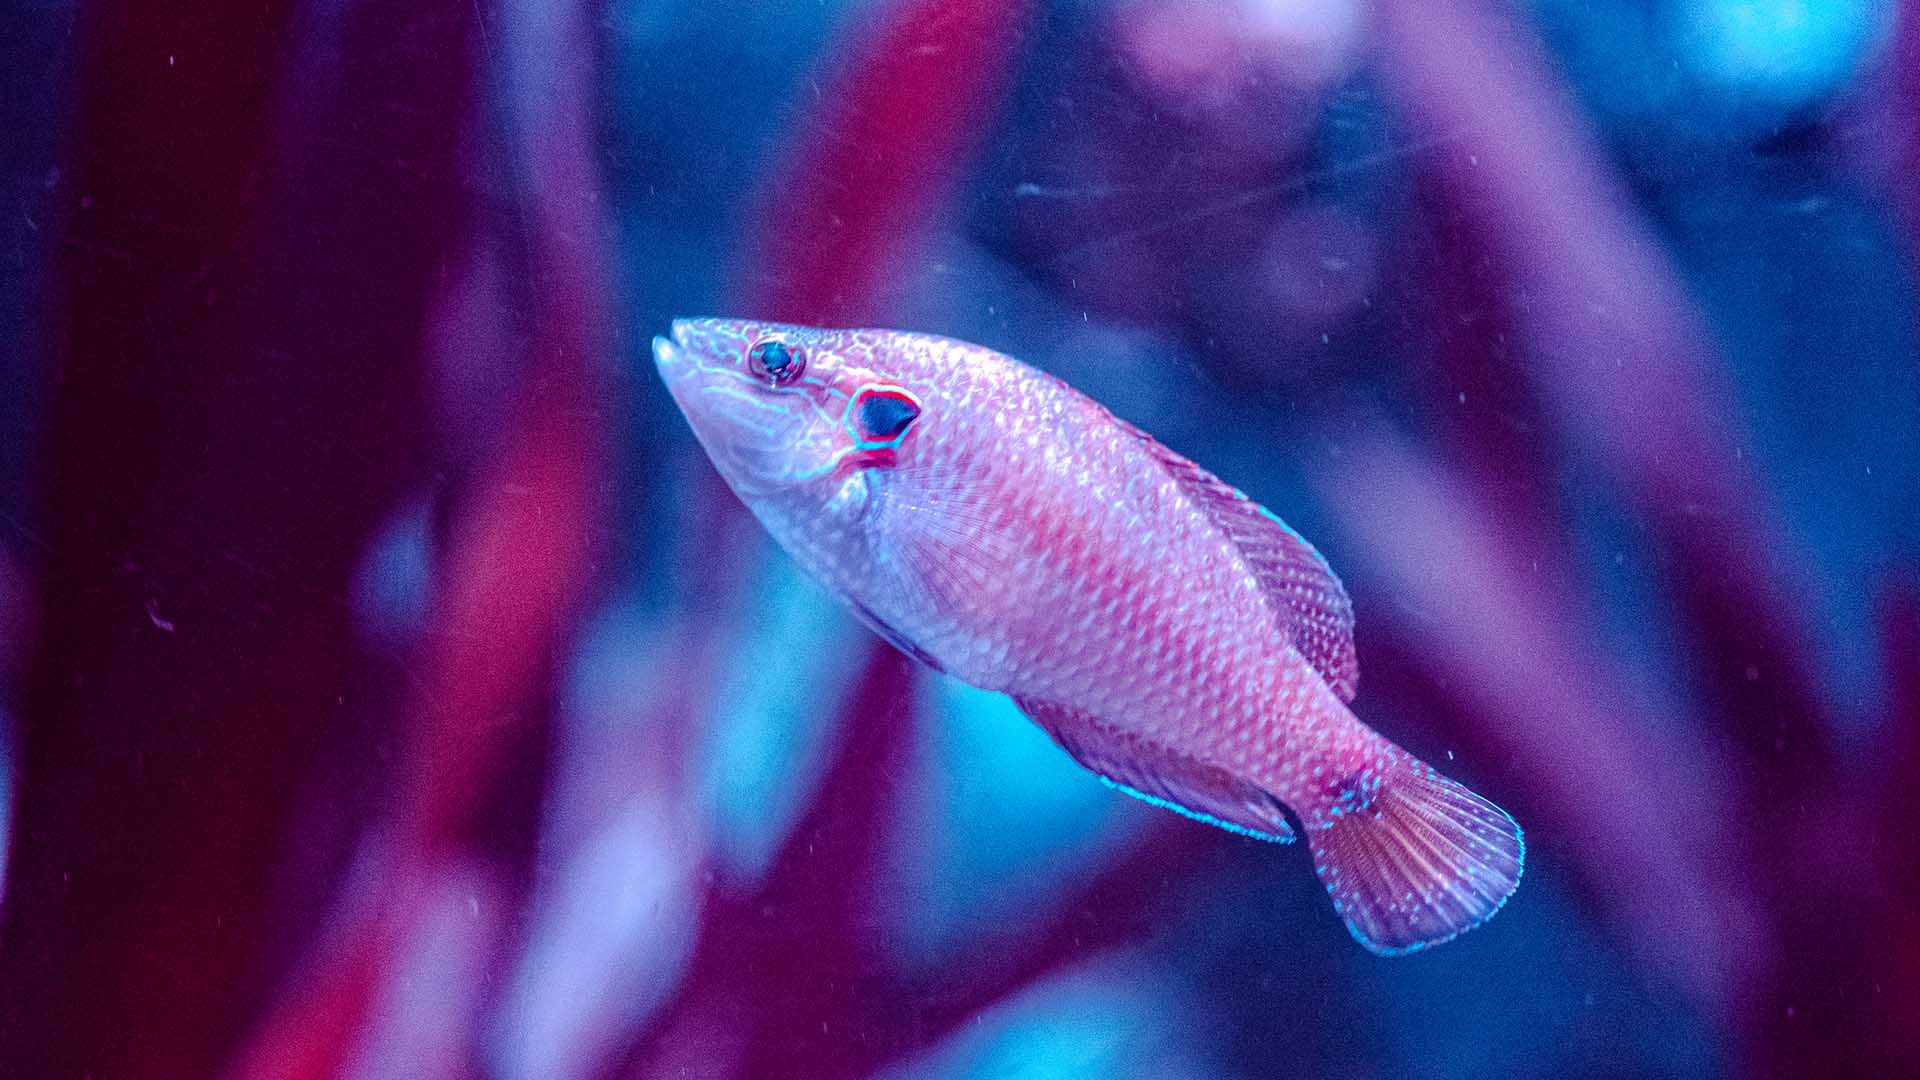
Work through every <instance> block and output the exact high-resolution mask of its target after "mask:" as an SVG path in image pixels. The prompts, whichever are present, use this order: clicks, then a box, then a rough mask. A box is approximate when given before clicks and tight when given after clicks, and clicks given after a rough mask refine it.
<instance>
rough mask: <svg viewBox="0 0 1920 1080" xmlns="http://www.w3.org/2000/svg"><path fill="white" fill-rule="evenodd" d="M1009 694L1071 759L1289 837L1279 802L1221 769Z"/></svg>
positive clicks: (1209, 816)
mask: <svg viewBox="0 0 1920 1080" xmlns="http://www.w3.org/2000/svg"><path fill="white" fill-rule="evenodd" d="M1013 700H1014V703H1015V704H1017V705H1019V706H1020V709H1021V711H1022V712H1025V713H1026V714H1027V715H1028V716H1030V717H1032V718H1033V722H1034V723H1036V724H1039V725H1040V726H1041V727H1042V728H1044V729H1046V732H1047V734H1049V735H1051V736H1053V741H1055V742H1057V743H1059V744H1060V747H1061V749H1063V750H1065V751H1066V752H1067V753H1068V754H1069V755H1071V756H1072V757H1073V759H1074V760H1075V761H1077V762H1079V763H1080V764H1081V765H1083V766H1085V767H1086V768H1087V769H1089V770H1091V771H1092V772H1093V773H1094V774H1095V775H1097V776H1099V777H1100V779H1102V780H1104V781H1106V782H1107V783H1108V784H1109V785H1111V786H1113V787H1116V788H1118V789H1120V790H1121V791H1124V792H1126V793H1127V794H1129V795H1132V796H1133V797H1135V798H1137V799H1143V800H1145V801H1147V802H1150V803H1152V804H1153V805H1155V806H1159V807H1164V808H1166V809H1168V810H1172V811H1174V812H1175V813H1179V814H1185V815H1186V816H1187V817H1190V818H1193V819H1195V820H1196V821H1204V822H1206V823H1207V824H1209V825H1217V826H1219V827H1220V828H1223V829H1226V830H1227V831H1229V832H1236V833H1240V834H1242V835H1244V836H1251V837H1255V838H1257V839H1260V840H1271V841H1273V842H1275V843H1280V844H1284V843H1288V842H1290V841H1291V840H1292V839H1293V826H1292V825H1290V824H1288V822H1287V816H1286V811H1285V809H1284V808H1283V807H1282V806H1281V805H1280V800H1278V799H1276V798H1274V797H1273V796H1272V795H1270V794H1268V793H1267V792H1266V791H1264V790H1262V789H1260V788H1259V787H1257V786H1255V785H1253V784H1251V783H1248V782H1247V781H1245V780H1241V779H1239V778H1238V777H1235V776H1233V775H1232V774H1231V773H1229V772H1227V771H1226V770H1224V769H1221V768H1218V767H1216V766H1213V765H1208V764H1206V763H1204V762H1200V761H1196V760H1194V759H1193V758H1191V757H1188V756H1186V755H1185V754H1182V753H1180V752H1179V751H1176V750H1172V749H1169V748H1168V747H1165V746H1162V745H1160V744H1158V743H1155V742H1153V741H1152V740H1149V739H1147V738H1144V737H1142V736H1139V735H1135V734H1132V733H1130V732H1127V731H1124V730H1122V729H1120V728H1118V727H1116V726H1115V725H1113V724H1111V723H1108V722H1107V721H1105V720H1102V719H1100V718H1099V717H1096V716H1089V715H1087V714H1085V713H1081V712H1076V711H1074V710H1072V709H1067V708H1063V707H1061V706H1058V705H1053V704H1049V703H1047V702H1044V701H1035V700H1033V699H1031V698H1022V697H1015V698H1014V699H1013Z"/></svg>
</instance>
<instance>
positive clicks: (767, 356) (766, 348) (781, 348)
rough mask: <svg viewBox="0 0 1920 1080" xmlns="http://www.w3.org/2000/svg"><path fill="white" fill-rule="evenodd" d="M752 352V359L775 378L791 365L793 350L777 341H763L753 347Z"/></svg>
mask: <svg viewBox="0 0 1920 1080" xmlns="http://www.w3.org/2000/svg"><path fill="white" fill-rule="evenodd" d="M753 352H754V359H756V360H758V361H760V366H761V367H762V368H765V369H766V372H767V374H769V375H771V376H773V377H774V378H776V379H777V378H779V377H781V376H782V375H785V374H786V373H787V371H788V370H789V369H791V368H792V367H793V350H792V349H789V348H787V347H786V346H785V345H782V344H780V343H779V342H777V341H763V342H761V343H760V344H758V345H755V346H754V347H753Z"/></svg>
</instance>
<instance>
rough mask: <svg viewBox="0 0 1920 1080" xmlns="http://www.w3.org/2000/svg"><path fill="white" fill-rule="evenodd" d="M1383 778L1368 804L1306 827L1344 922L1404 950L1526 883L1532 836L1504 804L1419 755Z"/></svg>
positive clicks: (1481, 912)
mask: <svg viewBox="0 0 1920 1080" xmlns="http://www.w3.org/2000/svg"><path fill="white" fill-rule="evenodd" d="M1383 781H1384V782H1383V783H1382V784H1381V787H1380V791H1379V793H1378V794H1377V795H1376V796H1375V797H1374V799H1373V801H1372V802H1371V803H1369V804H1368V805H1367V806H1366V807H1364V808H1363V809H1360V810H1356V811H1353V812H1350V813H1347V814H1344V815H1342V816H1340V817H1337V818H1335V819H1334V821H1333V823H1332V824H1331V825H1329V826H1327V827H1326V828H1324V829H1314V828H1309V829H1307V830H1306V836H1307V839H1308V843H1309V846H1310V847H1311V848H1312V849H1313V863H1314V866H1313V868H1314V872H1315V873H1317V874H1319V875H1320V880H1321V881H1322V882H1324V883H1325V884H1326V886H1327V892H1329V893H1331V894H1332V895H1333V909H1334V910H1335V911H1337V912H1339V913H1340V917H1341V918H1343V919H1345V920H1346V922H1347V929H1348V930H1350V931H1352V932H1353V936H1354V937H1355V938H1356V939H1358V940H1359V942H1360V944H1362V945H1365V946H1366V947H1367V948H1368V949H1371V950H1372V951H1374V952H1375V953H1378V954H1379V955H1381V956H1402V955H1405V954H1407V953H1410V952H1416V951H1418V950H1420V949H1424V948H1426V947H1427V946H1429V945H1438V944H1439V943H1441V942H1443V941H1447V940H1449V939H1451V938H1454V937H1458V936H1459V935H1461V934H1463V933H1465V932H1467V931H1468V930H1471V929H1473V928H1474V927H1476V926H1479V925H1480V924H1481V923H1483V922H1486V921H1487V920H1488V919H1490V918H1492V917H1493V913H1494V912H1496V911H1499V910H1500V906H1501V905H1502V904H1505V903H1506V902H1507V897H1509V896H1512V895H1513V890H1514V889H1515V888H1516V887H1518V886H1519V884H1520V872H1521V867H1522V864H1523V863H1524V862H1525V861H1526V853H1527V845H1526V842H1525V841H1524V840H1522V839H1521V836H1520V826H1519V825H1516V824H1515V823H1514V820H1513V819H1512V818H1511V817H1508V816H1507V813H1506V811H1504V810H1502V809H1500V808H1499V807H1497V806H1495V805H1493V804H1492V803H1490V802H1488V801H1487V800H1485V799H1483V798H1481V797H1480V796H1478V795H1475V794H1474V793H1473V792H1471V791H1469V790H1467V789H1466V788H1465V787H1464V786H1462V785H1460V784H1456V783H1454V782H1453V781H1452V780H1449V779H1447V778H1446V777H1444V776H1441V775H1440V774H1439V773H1437V772H1434V771H1433V770H1432V769H1431V768H1428V767H1427V766H1426V765H1425V764H1423V763H1422V762H1420V761H1418V760H1415V759H1414V758H1412V757H1407V758H1404V759H1403V760H1402V762H1401V763H1400V764H1399V765H1398V766H1397V767H1395V768H1394V769H1393V770H1392V771H1390V772H1389V773H1388V774H1387V775H1386V776H1385V777H1384V778H1383Z"/></svg>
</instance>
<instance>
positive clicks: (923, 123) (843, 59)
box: [740, 0, 1031, 326]
mask: <svg viewBox="0 0 1920 1080" xmlns="http://www.w3.org/2000/svg"><path fill="white" fill-rule="evenodd" d="M1030 15H1031V12H1030V4H1029V3H1028V2H1027V0H905V2H902V3H898V4H893V5H889V6H887V7H885V8H884V9H880V10H877V11H876V12H875V15H874V21H872V22H871V23H864V22H863V23H860V24H857V32H855V33H851V34H849V35H848V36H847V37H846V38H843V39H842V40H840V41H839V42H837V43H836V44H835V45H834V46H831V47H829V48H828V50H827V52H826V55H828V56H829V57H831V58H832V61H831V69H830V70H829V71H827V72H825V73H823V74H822V75H821V76H819V77H818V78H817V80H816V81H815V83H814V86H815V90H816V92H815V93H813V94H811V95H803V97H802V100H803V101H807V102H810V103H811V106H812V107H811V108H810V110H809V111H808V112H807V114H806V115H805V116H804V117H802V118H800V119H799V120H798V121H797V122H796V123H795V124H794V125H793V133H794V138H793V141H792V142H790V143H789V144H788V145H787V146H786V148H785V150H784V152H783V154H782V156H781V158H780V160H779V161H778V163H777V164H776V165H775V166H774V167H773V169H772V172H771V174H770V175H769V177H768V179H767V181H766V183H765V185H764V186H763V187H762V188H761V189H760V191H759V197H758V200H757V201H756V202H755V203H754V204H753V205H754V209H753V210H752V212H751V214H750V216H749V219H748V229H747V234H746V236H745V238H744V240H743V242H742V245H741V246H742V248H743V251H744V253H745V254H744V258H743V260H742V263H743V265H744V266H746V267H747V268H748V273H747V278H746V280H745V281H744V282H742V283H741V289H740V292H741V296H742V300H743V301H744V306H743V308H742V314H744V315H748V316H751V317H753V318H759V319H780V320H785V321H789V322H801V323H809V324H812V325H817V326H853V325H866V324H867V323H869V322H871V321H873V320H874V319H875V317H876V316H879V315H881V314H883V312H881V311H879V310H878V309H877V307H876V301H877V300H878V299H879V297H880V294H881V291H882V289H883V287H884V286H885V284H886V282H887V278H888V275H889V274H891V273H893V272H894V270H895V269H896V268H897V267H898V266H899V260H900V256H901V255H902V254H903V253H904V252H906V251H907V250H908V249H909V245H910V244H911V243H912V242H913V241H915V240H916V239H917V238H918V233H919V231H920V230H921V229H922V228H923V227H924V226H925V225H926V224H927V222H928V219H929V218H930V217H931V216H932V214H933V211H934V209H935V208H936V207H937V206H939V205H940V202H941V200H940V197H941V196H942V195H944V194H946V191H947V188H948V187H949V186H950V185H951V184H953V183H954V181H956V180H957V179H958V178H959V177H960V176H961V175H963V174H964V173H965V171H966V170H968V169H969V168H971V167H972V164H973V158H974V154H975V152H976V151H977V150H978V149H979V147H980V146H981V144H982V143H983V142H984V141H985V136H986V132H987V131H988V130H989V124H990V123H991V121H992V120H993V119H994V118H995V117H996V116H997V115H998V113H999V111H1000V109H1001V107H1002V104H1003V102H1004V100H1005V98H1006V92H1007V89H1008V87H1009V85H1010V84H1011V82H1012V79H1013V75H1014V72H1015V68H1016V62H1017V61H1018V59H1019V57H1020V45H1021V42H1022V40H1023V37H1024V33H1025V31H1026V29H1027V26H1028V23H1029V21H1030Z"/></svg>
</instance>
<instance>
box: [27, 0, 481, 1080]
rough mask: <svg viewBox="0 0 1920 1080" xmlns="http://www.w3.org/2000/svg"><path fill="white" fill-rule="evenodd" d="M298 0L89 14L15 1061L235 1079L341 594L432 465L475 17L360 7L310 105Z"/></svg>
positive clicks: (54, 429) (59, 277)
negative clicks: (302, 112)
mask: <svg viewBox="0 0 1920 1080" xmlns="http://www.w3.org/2000/svg"><path fill="white" fill-rule="evenodd" d="M299 11H300V8H299V7H297V6H289V5H265V6H263V5H259V4H225V3H211V4H202V5H197V6H194V7H193V8H191V9H190V10H188V9H183V8H176V7H171V6H167V5H153V4H146V3H106V4H102V5H96V6H93V7H90V8H88V9H87V10H86V11H85V12H84V13H83V14H82V15H81V16H80V18H79V36H80V40H81V45H80V47H78V48H77V49H76V50H75V52H76V55H78V56H79V57H80V62H79V65H78V70H77V72H76V83H75V85H76V88H77V91H78V95H79V103H78V105H77V108H76V110H75V114H74V117H73V121H72V130H73V132H74V135H73V139H72V141H71V143H70V144H69V145H68V147H67V148H66V151H65V153H64V155H63V158H64V160H65V161H66V163H67V164H66V166H65V168H64V170H63V173H64V179H63V180H62V182H61V188H60V192H59V194H60V201H61V209H60V225H59V227H60V229H61V230H62V233H63V236H64V242H62V243H60V244H58V245H55V248H56V250H57V255H56V258H55V265H54V267H53V270H52V283H53V284H52V287H51V294H52V295H53V297H54V306H55V308H56V311H57V314H55V315H54V316H53V317H52V325H53V326H55V327H56V329H55V330H54V331H53V332H52V333H51V335H50V337H51V340H52V341H53V343H54V353H55V355H54V356H53V358H52V368H53V371H54V372H55V377H54V379H53V381H52V393H51V398H50V401H49V414H48V416H49V424H48V428H47V437H46V442H45V444H44V446H43V448H42V457H41V461H40V473H39V479H38V482H37V484H36V485H35V486H36V487H37V489H38V490H39V491H40V492H41V493H42V496H43V504H42V510H41V514H40V521H41V522H42V523H43V524H42V530H43V532H44V535H45V537H46V539H47V546H46V552H45V563H44V565H43V566H42V567H41V568H40V569H41V573H42V585H43V590H44V591H43V596H44V600H45V603H44V605H43V607H42V611H43V618H42V622H41V624H40V627H39V630H38V633H37V635H36V638H37V650H36V657H35V659H34V660H33V662H32V666H31V669H30V672H29V675H28V679H27V686H26V690H25V695H24V708H23V709H22V722H23V738H22V741H21V745H20V750H21V764H20V779H21V783H20V788H19V804H18V806H19V817H18V827H17V830H16V841H17V842H16V845H15V848H14V852H13V855H14V861H13V865H12V869H11V874H10V889H9V895H8V898H7V900H8V902H7V907H6V912H5V925H4V929H3V930H0V964H4V965H5V969H6V970H5V978H4V979H3V980H0V982H4V985H5V988H6V989H5V994H6V1000H5V1003H4V1013H5V1015H4V1017H3V1018H0V1038H4V1040H5V1043H6V1045H5V1046H4V1047H3V1048H0V1060H5V1062H6V1068H7V1070H8V1071H9V1072H13V1073H14V1074H16V1075H21V1076H36V1077H48V1078H58V1077H77V1076H82V1075H94V1076H200V1075H208V1074H209V1073H210V1072H211V1071H212V1069H213V1067H214V1065H215V1063H216V1061H218V1060H219V1058H220V1057H221V1056H222V1055H223V1054H224V1053H225V1051H226V1050H227V1048H228V1047H229V1046H230V1045H231V1043H232V1042H233V1040H234V1039H235V1038H236V1036H237V1035H238V1034H239V1027H240V1026H241V1025H243V1024H245V1023H246V1022H247V1021H248V1020H249V1019H250V1011H251V1009H252V1007H253V1004H252V1003H253V1002H255V1001H257V1000H259V996H260V991H261V988H262V986H263V984H265V983H266V982H267V981H269V980H270V978H271V975H272V971H273V968H274V967H275V966H277V965H278V964H279V963H281V962H283V960H284V958H283V957H282V955H281V953H282V950H283V949H284V944H283V943H284V942H285V940H286V938H287V935H286V933H285V930H286V928H284V927H280V928H276V927H274V926H272V925H270V920H269V917H268V908H269V906H270V892H271V890H272V888H273V887H274V886H275V868H277V867H281V866H283V865H284V862H283V858H282V854H283V851H284V843H285V839H286V833H287V829H288V825H289V822H288V812H289V809H290V800H291V795H292V793H293V791H294V790H295V788H296V785H295V784H294V783H293V780H294V779H295V778H296V777H298V776H300V775H301V774H302V769H303V767H304V766H305V765H306V763H307V762H308V760H309V758H310V756H311V753H312V751H313V749H314V748H315V747H316V745H318V744H319V743H320V742H321V741H322V738H323V733H324V731H325V730H326V729H327V727H328V725H329V724H330V723H332V722H333V721H334V720H335V719H336V717H337V715H338V711H339V709H340V705H341V702H342V700H343V697H344V696H345V695H346V694H347V693H348V692H349V689H350V686H351V683H350V681H349V678H348V667H349V664H350V643H351V641H352V635H351V632H350V627H349V625H348V612H347V610H346V607H345V605H343V604H342V603H341V601H340V598H341V597H342V596H344V595H346V594H347V585H348V578H349V575H350V573H351V570H352V567H353V565H354V562H355V560H356V559H357V558H358V557H359V554H360V552H361V551H362V549H363V548H364V547H365V545H366V543H367V542H368V540H369V538H370V536H371V535H372V532H373V530H374V528H375V527H376V526H377V524H378V523H379V522H380V521H381V520H382V519H383V518H384V517H385V516H386V515H387V514H388V513H389V512H390V511H391V508H392V507H393V506H394V505H395V502H396V499H397V497H398V496H399V494H400V492H401V490H402V488H403V486H404V485H405V484H406V483H407V482H408V478H409V477H412V476H416V475H418V474H419V471H420V466H421V464H422V458H421V453H420V447H421V442H420V433H421V425H420V415H421V410H420V402H419V393H418V387H419V365H418V362H417V360H418V357H417V348H416V345H417V342H418V340H419V338H420V334H421V326H422V320H423V318H424V315H425V308H426V295H427V286H428V283H429V281H430V278H431V276H432V274H433V272H434V269H435V266H436V263H437V260H438V258H439V253H440V252H441V251H442V250H443V249H444V248H445V246H446V243H447V240H448V238H449V237H450V235H451V234H452V233H453V231H454V229H455V228H456V226H457V224H458V222H459V221H460V220H461V218H462V216H463V210H464V206H465V202H466V200H465V198H464V197H463V194H462V191H461V186H460V182H459V177H458V170H457V168H456V164H455V156H454V155H455V147H456V144H457V142H458V125H455V124H449V123H448V122H447V117H449V116H459V115H462V114H463V112H464V109H465V106H466V103H467V101H468V99H469V94H470V89H471V82H470V79H469V75H470V69H469V67H468V65H467V63H466V57H467V55H468V50H467V40H468V35H467V31H466V28H465V27H464V26H463V25H462V24H460V23H458V22H449V21H448V20H446V19H444V18H443V17H440V16H438V15H434V14H430V13H424V12H421V11H419V10H417V9H415V8H413V7H411V6H408V5H402V4H394V3H382V2H369V3H365V4H358V5H354V6H352V7H350V8H349V9H347V14H346V16H345V18H344V21H343V22H342V23H341V24H340V25H339V26H338V27H337V28H336V29H337V33H338V38H337V42H338V47H339V48H340V50H341V55H343V56H347V57H353V58H357V62H351V63H342V64H340V65H339V66H338V67H337V68H333V69H330V70H329V71H328V72H326V78H325V79H323V80H319V81H317V82H313V83H310V84H307V85H305V86H304V87H303V88H302V92H303V93H304V94H305V96H306V100H307V101H308V102H310V103H311V105H312V107H311V109H309V111H308V113H307V114H306V120H307V124H306V125H304V126H302V127H300V128H299V129H297V130H282V129H281V128H279V127H278V126H277V124H276V119H277V118H278V112H277V106H278V105H279V104H280V103H281V102H282V101H283V94H284V93H285V92H286V88H287V83H288V80H289V78H290V75H289V66H290V61H291V59H292V58H294V57H297V56H299V55H301V50H302V47H303V45H304V44H305V43H303V42H300V41H298V40H297V39H296V35H295V33H294V28H296V27H298V26H299V25H300V20H299V19H298V18H297V15H298V13H299ZM421 55H426V56H431V57H433V59H434V62H433V63H431V64H421V63H415V62H413V61H414V60H415V59H416V58H417V57H418V56H421ZM316 221H317V222H325V223H328V226H329V227H328V228H326V229H324V230H318V231H315V230H313V229H312V228H311V226H312V223H313V222H316ZM302 932H303V931H300V930H296V934H299V933H302Z"/></svg>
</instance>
